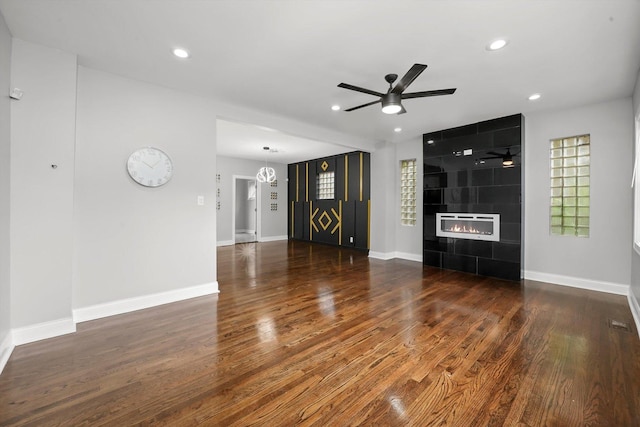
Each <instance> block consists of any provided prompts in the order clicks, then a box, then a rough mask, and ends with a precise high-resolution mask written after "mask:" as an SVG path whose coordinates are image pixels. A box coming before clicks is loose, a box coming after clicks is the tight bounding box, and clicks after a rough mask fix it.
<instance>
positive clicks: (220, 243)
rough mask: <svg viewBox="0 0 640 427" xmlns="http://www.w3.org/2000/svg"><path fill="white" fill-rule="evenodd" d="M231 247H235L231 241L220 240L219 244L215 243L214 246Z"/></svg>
mask: <svg viewBox="0 0 640 427" xmlns="http://www.w3.org/2000/svg"><path fill="white" fill-rule="evenodd" d="M231 245H235V242H234V241H233V240H220V241H219V242H216V246H231Z"/></svg>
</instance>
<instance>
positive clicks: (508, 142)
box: [493, 127, 520, 154]
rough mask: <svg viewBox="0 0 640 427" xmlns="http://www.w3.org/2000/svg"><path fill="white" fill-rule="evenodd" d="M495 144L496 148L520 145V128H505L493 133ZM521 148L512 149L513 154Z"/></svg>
mask: <svg viewBox="0 0 640 427" xmlns="http://www.w3.org/2000/svg"><path fill="white" fill-rule="evenodd" d="M493 146H494V147H495V148H508V147H520V128H519V127H515V128H512V129H505V130H501V131H497V132H495V133H494V134H493ZM519 151H520V150H519V149H516V150H511V154H516V153H518V152H519Z"/></svg>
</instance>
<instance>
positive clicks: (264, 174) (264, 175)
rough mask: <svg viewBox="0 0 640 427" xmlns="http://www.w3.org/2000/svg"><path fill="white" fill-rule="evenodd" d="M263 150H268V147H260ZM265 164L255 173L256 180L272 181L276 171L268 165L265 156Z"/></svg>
mask: <svg viewBox="0 0 640 427" xmlns="http://www.w3.org/2000/svg"><path fill="white" fill-rule="evenodd" d="M262 149H263V150H265V151H266V152H269V147H262ZM264 164H265V166H263V167H261V168H260V170H259V171H258V173H257V174H256V179H257V180H258V182H273V181H275V180H276V171H275V169H273V168H272V167H269V164H268V163H267V157H266V156H265V159H264Z"/></svg>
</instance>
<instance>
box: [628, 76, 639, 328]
mask: <svg viewBox="0 0 640 427" xmlns="http://www.w3.org/2000/svg"><path fill="white" fill-rule="evenodd" d="M638 115H640V72H639V73H638V77H637V79H636V87H635V90H634V91H633V117H637V116H638ZM634 138H635V135H634ZM636 173H637V172H636ZM638 183H640V180H638V178H636V185H639V184H638ZM639 205H640V204H639ZM636 214H640V212H637V213H636ZM630 252H631V263H632V270H631V295H632V296H633V299H631V298H630V301H631V303H632V304H633V308H635V310H636V312H635V316H636V318H635V319H636V326H637V328H636V329H637V330H638V334H640V304H639V301H640V255H639V254H638V253H636V251H635V250H633V249H631V250H630Z"/></svg>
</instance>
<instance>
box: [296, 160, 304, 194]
mask: <svg viewBox="0 0 640 427" xmlns="http://www.w3.org/2000/svg"><path fill="white" fill-rule="evenodd" d="M296 166H297V172H298V182H297V186H296V188H297V190H298V193H297V195H298V196H297V199H296V201H298V202H306V201H307V200H306V199H305V194H306V188H307V187H306V185H307V173H306V166H307V164H306V163H298V164H297V165H296Z"/></svg>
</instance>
